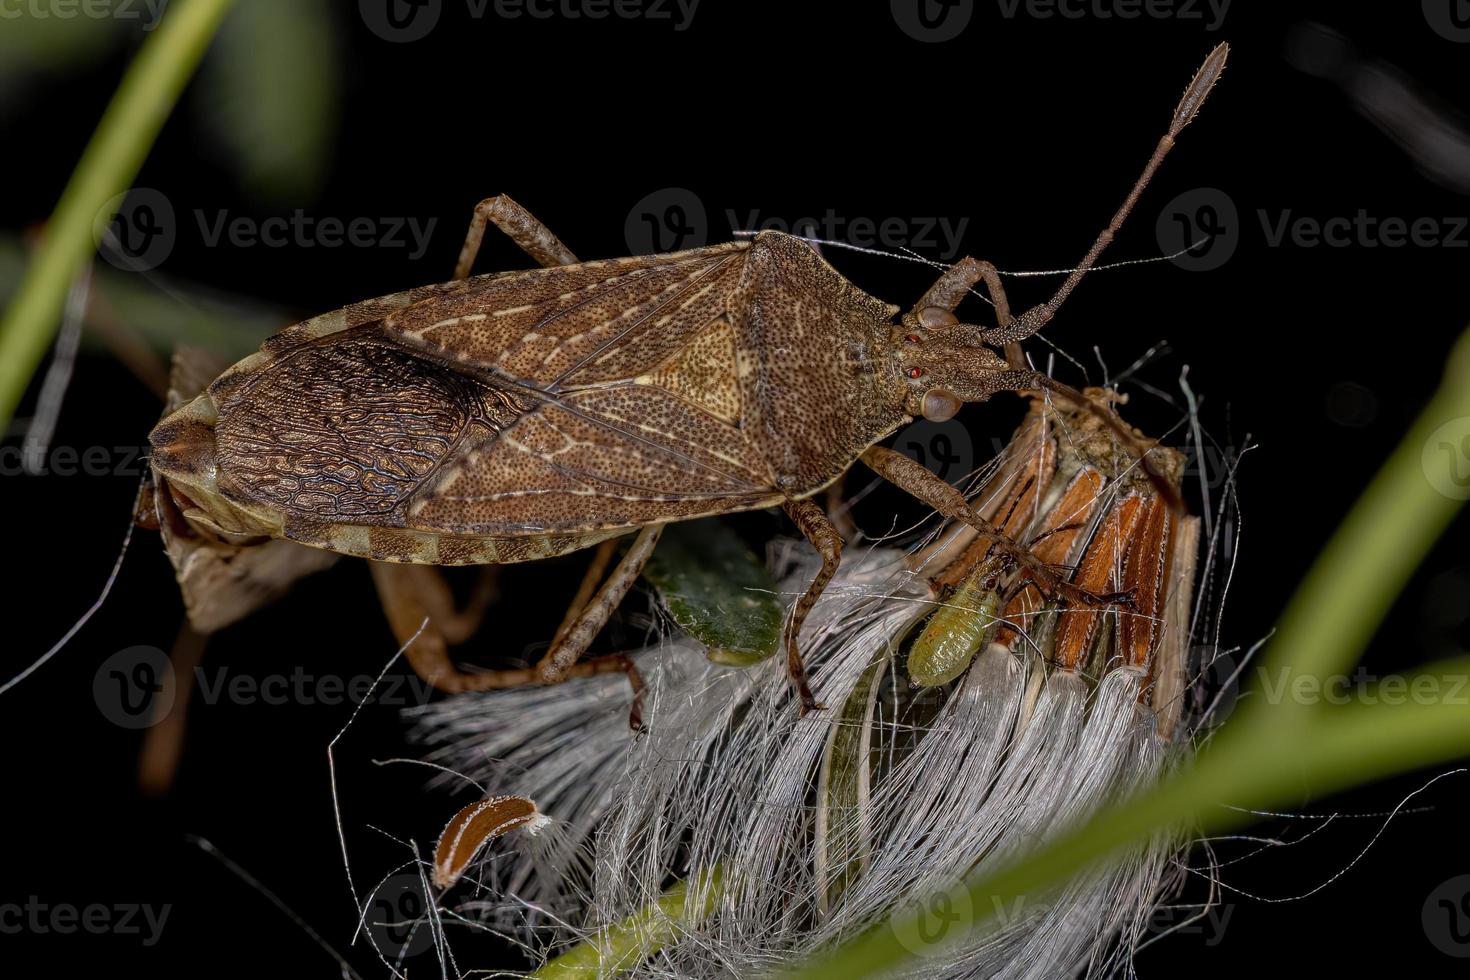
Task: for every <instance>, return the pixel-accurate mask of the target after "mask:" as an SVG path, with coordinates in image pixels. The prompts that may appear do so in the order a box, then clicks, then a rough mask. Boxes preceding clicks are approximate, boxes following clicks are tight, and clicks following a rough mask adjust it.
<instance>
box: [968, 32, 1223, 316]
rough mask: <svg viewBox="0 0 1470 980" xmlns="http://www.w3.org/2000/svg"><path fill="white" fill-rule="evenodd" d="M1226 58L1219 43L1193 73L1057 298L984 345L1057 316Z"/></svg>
mask: <svg viewBox="0 0 1470 980" xmlns="http://www.w3.org/2000/svg"><path fill="white" fill-rule="evenodd" d="M1229 54H1230V45H1228V44H1226V43H1224V42H1223V41H1222V42H1221V43H1220V44H1218V45H1216V46H1215V50H1213V51H1211V52H1210V56H1209V57H1208V58H1206V59H1205V62H1204V64H1202V65H1200V67H1199V71H1197V72H1195V73H1194V78H1193V80H1191V81H1190V83H1189V87H1188V88H1187V89H1185V90H1184V97H1183V98H1181V99H1180V100H1179V105H1178V106H1176V107H1175V109H1174V121H1173V122H1172V123H1171V124H1170V125H1169V131H1168V132H1167V133H1165V134H1164V136H1163V138H1162V139H1160V140H1159V145H1158V146H1156V147H1154V153H1153V156H1151V157H1149V158H1148V163H1147V164H1145V165H1144V168H1143V173H1141V174H1139V175H1138V180H1136V181H1134V183H1133V189H1132V190H1130V191H1129V192H1128V196H1127V197H1126V198H1124V199H1123V206H1122V207H1120V208H1118V212H1117V214H1114V215H1113V220H1112V221H1110V222H1108V226H1107V227H1106V228H1104V229H1103V231H1102V234H1100V235H1098V236H1097V241H1095V242H1093V243H1092V248H1090V249H1088V251H1087V255H1086V256H1084V257H1083V259H1082V261H1081V262H1079V263H1078V264H1077V266H1076V267H1075V268H1073V269H1072V271H1071V273H1070V274H1069V275H1068V276H1067V279H1066V281H1065V282H1063V283H1062V284H1061V286H1060V287H1058V289H1057V291H1056V294H1055V295H1054V296H1052V298H1051V299H1049V300H1047V301H1046V302H1045V303H1042V304H1041V305H1039V306H1033V307H1032V308H1031V309H1029V310H1027V311H1026V312H1025V313H1023V314H1021V315H1020V316H1019V317H1017V318H1016V319H1015V320H1013V321H1012V322H1011V323H1010V325H1009V326H1003V327H1001V328H1000V329H998V330H996V331H993V332H990V334H989V336H987V337H986V343H992V342H993V343H1010V342H1013V341H1017V340H1024V339H1026V338H1027V337H1029V336H1031V335H1032V334H1034V333H1035V332H1036V331H1038V330H1040V329H1041V328H1042V327H1044V326H1046V324H1047V321H1049V320H1050V319H1051V318H1052V317H1053V316H1054V315H1055V314H1056V312H1057V307H1059V306H1061V305H1062V301H1063V300H1065V299H1066V298H1067V297H1068V296H1069V295H1071V293H1072V290H1073V289H1076V288H1077V283H1079V282H1081V281H1082V277H1083V276H1085V275H1087V273H1088V271H1089V270H1090V269H1091V268H1092V267H1093V264H1094V263H1095V262H1097V258H1098V256H1100V255H1101V254H1102V251H1103V249H1105V248H1107V247H1108V243H1109V242H1111V241H1112V240H1113V236H1114V235H1115V234H1117V232H1118V229H1119V228H1121V227H1122V226H1123V222H1124V221H1125V220H1127V218H1128V214H1129V212H1131V211H1132V210H1133V205H1134V204H1136V203H1138V196H1139V195H1140V194H1142V193H1143V189H1144V188H1145V187H1147V186H1148V182H1149V181H1150V180H1151V179H1153V175H1154V171H1156V170H1158V169H1159V164H1160V163H1162V162H1163V159H1164V157H1165V156H1166V155H1167V154H1168V152H1169V151H1170V150H1171V149H1173V148H1174V138H1175V137H1176V136H1178V135H1179V133H1180V131H1181V130H1183V129H1184V127H1185V126H1188V125H1189V124H1190V123H1191V122H1192V121H1193V120H1194V117H1195V114H1196V113H1198V112H1199V108H1200V106H1201V105H1203V104H1204V101H1205V97H1206V96H1207V95H1209V94H1210V89H1212V88H1214V86H1215V82H1216V81H1218V80H1219V78H1220V73H1221V72H1223V71H1224V70H1225V59H1226V57H1227V56H1228V55H1229Z"/></svg>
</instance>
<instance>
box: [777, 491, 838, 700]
mask: <svg viewBox="0 0 1470 980" xmlns="http://www.w3.org/2000/svg"><path fill="white" fill-rule="evenodd" d="M781 506H782V508H783V509H784V510H785V511H786V513H787V514H789V515H790V517H791V520H792V521H794V522H795V524H796V526H797V527H798V528H800V529H801V533H802V534H803V535H805V536H806V539H807V540H808V541H810V542H811V543H812V547H814V548H816V549H817V553H818V554H819V555H821V556H822V567H821V568H820V569H818V570H817V574H816V576H815V577H814V578H813V579H812V582H811V585H808V586H807V589H806V592H805V593H803V594H802V597H801V598H800V599H798V600H796V605H795V606H794V607H793V608H792V610H791V618H790V619H789V620H788V621H787V623H786V671H787V673H788V674H790V675H791V683H792V684H794V685H796V691H797V693H798V694H799V695H800V696H801V713H802V714H803V715H805V714H806V713H807V712H808V711H820V710H821V709H822V707H823V706H822V705H821V704H819V703H818V702H817V699H816V698H815V697H814V696H813V695H812V689H811V686H810V685H809V684H808V683H807V676H806V664H805V663H804V662H803V661H802V659H801V651H800V650H799V649H798V642H797V641H798V638H799V637H800V635H801V627H802V625H803V624H804V623H805V622H806V617H807V615H808V614H809V613H810V612H811V611H812V607H813V606H815V605H816V604H817V599H818V598H820V597H821V595H822V593H823V591H825V590H826V588H827V583H828V582H831V581H832V576H833V575H835V574H837V566H838V565H839V564H840V563H841V561H842V535H841V534H839V533H838V532H837V528H836V527H835V526H834V525H833V524H832V521H831V519H830V518H828V517H827V512H826V511H824V510H823V509H822V508H821V507H819V506H818V505H817V504H816V503H814V502H813V501H812V500H810V499H803V500H788V501H786V503H784V504H782V505H781Z"/></svg>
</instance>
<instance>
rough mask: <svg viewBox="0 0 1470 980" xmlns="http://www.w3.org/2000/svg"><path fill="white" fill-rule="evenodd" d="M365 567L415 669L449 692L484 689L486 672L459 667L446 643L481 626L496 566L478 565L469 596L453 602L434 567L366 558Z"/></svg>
mask: <svg viewBox="0 0 1470 980" xmlns="http://www.w3.org/2000/svg"><path fill="white" fill-rule="evenodd" d="M368 568H369V569H370V570H371V571H372V575H373V584H375V585H376V586H377V587H378V597H379V598H380V599H381V600H382V604H383V611H384V613H386V615H387V617H388V625H389V626H390V627H391V628H392V630H393V635H394V636H395V637H397V638H398V642H399V643H401V644H407V649H406V651H405V653H404V656H405V657H406V658H407V659H408V663H409V666H411V667H412V668H413V670H414V673H416V674H418V675H419V677H421V678H423V679H424V680H425V681H426V682H428V683H429V684H432V685H433V686H434V687H436V688H438V689H439V690H441V691H447V692H449V693H451V694H458V693H460V692H463V691H476V690H484V689H485V688H486V686H487V685H486V684H485V680H484V679H485V675H484V674H480V673H470V672H467V671H463V670H460V669H459V667H457V666H456V665H455V663H454V661H453V660H452V659H451V658H450V656H449V647H451V646H454V645H456V644H459V643H463V642H464V641H465V640H467V639H469V638H470V637H471V636H473V635H474V633H475V632H476V631H477V630H478V629H479V628H480V623H481V622H482V621H483V620H484V616H485V609H486V607H487V606H489V605H490V602H491V601H492V600H493V599H494V597H495V575H496V572H497V569H496V568H495V567H494V566H486V567H485V568H484V569H482V571H481V576H480V580H479V582H477V583H476V585H475V590H474V592H473V594H472V595H471V596H470V598H469V600H468V602H466V603H465V605H464V606H463V607H462V608H457V607H456V604H455V600H454V594H453V592H451V591H450V588H449V583H448V582H447V581H445V579H444V576H443V574H442V573H441V572H440V571H439V570H438V569H437V568H433V567H431V566H428V565H403V564H397V563H395V562H382V561H374V562H369V563H368ZM426 620H427V623H426V622H425V621H426ZM420 627H422V632H420ZM415 634H417V638H416V639H414V637H415ZM410 639H413V642H412V643H409V642H408V641H409V640H410ZM488 686H491V687H502V686H507V685H501V684H491V685H488Z"/></svg>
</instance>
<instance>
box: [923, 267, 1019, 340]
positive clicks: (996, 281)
mask: <svg viewBox="0 0 1470 980" xmlns="http://www.w3.org/2000/svg"><path fill="white" fill-rule="evenodd" d="M981 282H983V283H985V291H986V292H987V293H989V294H990V303H991V305H992V306H994V307H995V323H996V326H998V327H1009V326H1010V325H1011V320H1012V317H1011V304H1010V301H1009V300H1008V299H1007V298H1006V290H1005V286H1003V285H1002V284H1001V281H1000V270H999V269H997V268H996V267H995V266H994V265H991V264H990V263H989V262H986V261H984V260H983V259H975V258H971V257H970V256H968V255H967V256H965V257H964V258H962V259H960V260H959V261H958V262H956V263H955V264H954V265H952V266H950V267H949V268H948V269H947V270H945V273H944V275H942V276H940V277H939V281H938V282H936V283H935V284H934V285H932V286H930V287H929V291H928V292H926V293H925V294H924V295H923V296H922V297H921V298H920V299H919V302H918V303H916V304H914V309H913V311H912V312H913V315H914V316H916V317H921V315H922V314H923V312H924V311H925V310H931V309H937V310H943V311H944V312H946V313H953V312H954V311H955V310H956V309H958V308H959V305H960V303H961V302H962V301H963V300H964V298H965V297H966V296H968V295H969V294H970V290H972V289H974V288H975V285H976V284H977V283H981ZM1005 349H1006V361H1007V362H1008V363H1009V364H1010V365H1011V367H1013V368H1024V367H1026V357H1025V355H1024V354H1022V353H1021V345H1020V343H1018V342H1015V341H1012V342H1010V343H1007V344H1006V348H1005Z"/></svg>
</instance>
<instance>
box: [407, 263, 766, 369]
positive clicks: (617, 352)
mask: <svg viewBox="0 0 1470 980" xmlns="http://www.w3.org/2000/svg"><path fill="white" fill-rule="evenodd" d="M746 251H747V245H746V243H744V242H734V243H731V244H729V245H720V246H713V247H710V248H702V249H695V250H693V251H691V252H678V253H674V254H672V255H660V256H640V257H633V258H628V259H614V260H609V261H606V262H584V263H582V264H580V265H573V266H560V267H555V268H550V269H531V270H527V271H526V272H523V273H517V274H514V275H501V276H489V277H486V278H484V279H480V280H473V281H472V284H471V285H469V286H468V287H467V288H465V289H462V290H460V291H457V292H455V293H452V294H450V295H446V296H443V297H435V298H430V299H428V300H425V301H424V302H421V303H416V304H415V305H413V306H411V307H408V308H407V309H403V310H400V311H398V312H396V313H394V314H393V315H391V316H389V317H388V318H387V319H386V320H385V321H384V323H383V328H384V330H385V331H386V332H387V333H389V334H390V335H392V336H393V337H394V339H395V340H397V341H399V342H400V343H404V344H407V345H409V346H412V347H417V348H419V349H421V350H424V351H426V352H428V353H430V354H433V355H435V356H437V357H442V358H444V359H445V360H448V361H450V362H452V363H455V364H458V365H461V366H463V367H464V368H466V369H468V370H471V371H475V372H480V373H488V374H490V375H492V376H496V377H499V378H503V379H506V380H510V381H513V382H515V383H517V384H521V385H525V386H528V387H533V388H538V389H541V390H545V391H561V390H565V389H568V388H575V387H580V386H585V385H597V384H608V383H613V382H617V381H623V380H629V379H631V378H633V377H636V376H638V375H639V374H641V373H643V372H644V371H647V370H649V369H651V368H653V367H654V366H656V365H657V364H659V363H660V362H662V361H663V360H664V359H666V358H667V357H668V356H670V354H671V353H673V352H674V351H676V350H678V349H679V348H681V347H682V346H683V345H684V344H685V343H686V342H687V341H688V340H689V339H690V337H691V336H693V335H694V334H696V333H698V332H699V331H700V330H702V329H703V328H704V326H706V325H707V324H708V323H709V322H710V320H712V319H714V318H715V317H717V316H719V315H721V314H722V313H723V311H724V309H725V301H726V299H727V298H728V296H729V294H730V293H731V291H732V290H734V289H735V288H736V286H737V285H738V282H739V279H740V273H741V268H742V266H743V259H744V256H745V253H746Z"/></svg>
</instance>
